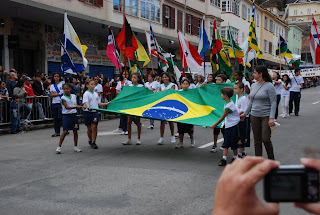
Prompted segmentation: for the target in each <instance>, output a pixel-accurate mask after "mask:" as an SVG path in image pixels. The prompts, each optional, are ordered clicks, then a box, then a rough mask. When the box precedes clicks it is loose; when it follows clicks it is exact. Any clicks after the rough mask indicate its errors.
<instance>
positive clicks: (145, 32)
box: [144, 31, 154, 73]
mask: <svg viewBox="0 0 320 215" xmlns="http://www.w3.org/2000/svg"><path fill="white" fill-rule="evenodd" d="M144 34H145V35H146V41H147V44H148V37H147V31H144ZM149 45H151V44H148V50H149V55H150V63H151V68H152V73H154V69H153V63H152V54H151V50H150V47H149Z"/></svg>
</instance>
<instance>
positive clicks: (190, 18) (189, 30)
mask: <svg viewBox="0 0 320 215" xmlns="http://www.w3.org/2000/svg"><path fill="white" fill-rule="evenodd" d="M187 17H188V18H187V19H188V28H187V29H188V31H187V32H188V33H189V34H191V24H192V16H191V15H190V14H188V16H187Z"/></svg>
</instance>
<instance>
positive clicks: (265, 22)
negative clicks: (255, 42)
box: [264, 16, 268, 30]
mask: <svg viewBox="0 0 320 215" xmlns="http://www.w3.org/2000/svg"><path fill="white" fill-rule="evenodd" d="M264 29H267V30H268V17H266V16H265V17H264Z"/></svg>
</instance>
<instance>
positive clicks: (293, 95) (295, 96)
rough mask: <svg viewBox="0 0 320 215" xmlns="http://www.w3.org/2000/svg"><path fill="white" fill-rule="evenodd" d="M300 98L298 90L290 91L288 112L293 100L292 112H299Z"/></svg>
mask: <svg viewBox="0 0 320 215" xmlns="http://www.w3.org/2000/svg"><path fill="white" fill-rule="evenodd" d="M300 98H301V93H300V92H290V101H289V114H290V113H292V109H293V102H294V114H295V115H298V114H299V109H300Z"/></svg>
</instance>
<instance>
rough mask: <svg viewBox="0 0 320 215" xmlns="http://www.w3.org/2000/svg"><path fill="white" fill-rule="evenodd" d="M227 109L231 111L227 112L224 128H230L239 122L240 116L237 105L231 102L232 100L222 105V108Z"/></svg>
mask: <svg viewBox="0 0 320 215" xmlns="http://www.w3.org/2000/svg"><path fill="white" fill-rule="evenodd" d="M226 109H229V110H230V111H231V113H229V114H228V115H227V116H226V118H225V128H231V127H233V126H235V125H238V123H239V122H240V116H239V112H238V109H237V107H236V106H235V104H234V103H233V101H231V100H230V101H229V102H228V103H226V104H225V105H224V110H226Z"/></svg>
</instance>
